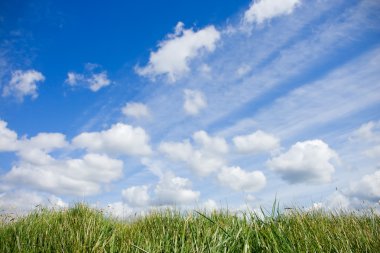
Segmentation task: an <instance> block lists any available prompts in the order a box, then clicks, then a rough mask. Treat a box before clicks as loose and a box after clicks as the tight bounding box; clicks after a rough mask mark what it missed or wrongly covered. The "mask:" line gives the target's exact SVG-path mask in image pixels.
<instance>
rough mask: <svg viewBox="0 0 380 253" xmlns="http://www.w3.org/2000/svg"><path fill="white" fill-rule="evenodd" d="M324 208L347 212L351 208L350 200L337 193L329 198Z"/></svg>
mask: <svg viewBox="0 0 380 253" xmlns="http://www.w3.org/2000/svg"><path fill="white" fill-rule="evenodd" d="M324 206H326V207H327V208H328V209H331V210H345V209H347V208H349V206H350V200H349V198H347V197H346V196H345V195H343V194H342V193H340V192H338V191H336V192H334V193H333V194H331V195H330V196H328V197H327V199H326V201H325V203H324Z"/></svg>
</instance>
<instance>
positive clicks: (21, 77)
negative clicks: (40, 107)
mask: <svg viewBox="0 0 380 253" xmlns="http://www.w3.org/2000/svg"><path fill="white" fill-rule="evenodd" d="M44 80H45V77H44V76H43V75H42V74H41V73H40V72H38V71H35V70H26V71H22V70H17V71H15V72H13V73H12V78H11V81H10V82H9V84H8V85H6V86H5V87H4V89H3V97H8V96H14V97H16V98H17V99H19V100H20V101H22V100H23V99H24V97H25V96H31V97H32V99H35V98H37V97H38V93H37V83H38V82H43V81H44Z"/></svg>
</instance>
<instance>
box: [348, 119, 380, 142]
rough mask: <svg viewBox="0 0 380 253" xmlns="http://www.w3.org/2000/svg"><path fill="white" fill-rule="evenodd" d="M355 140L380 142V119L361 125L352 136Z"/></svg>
mask: <svg viewBox="0 0 380 253" xmlns="http://www.w3.org/2000/svg"><path fill="white" fill-rule="evenodd" d="M351 139H353V140H361V141H367V142H380V121H377V122H375V121H370V122H367V123H365V124H363V125H361V126H360V127H359V128H358V129H357V130H355V131H354V133H353V134H352V136H351Z"/></svg>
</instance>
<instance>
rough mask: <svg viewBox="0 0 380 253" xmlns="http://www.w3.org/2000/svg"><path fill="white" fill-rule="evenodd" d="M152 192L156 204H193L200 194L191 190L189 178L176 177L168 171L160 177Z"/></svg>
mask: <svg viewBox="0 0 380 253" xmlns="http://www.w3.org/2000/svg"><path fill="white" fill-rule="evenodd" d="M154 193H155V197H156V199H155V201H156V204H158V205H187V204H194V203H195V202H196V201H197V200H198V198H199V196H200V192H198V191H193V190H191V182H190V180H189V179H187V178H182V177H176V176H174V175H173V174H172V173H170V172H167V173H165V174H164V175H163V176H162V177H161V179H160V182H159V183H158V184H157V185H156V188H155V189H154Z"/></svg>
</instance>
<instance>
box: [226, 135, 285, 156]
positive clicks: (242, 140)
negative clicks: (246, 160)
mask: <svg viewBox="0 0 380 253" xmlns="http://www.w3.org/2000/svg"><path fill="white" fill-rule="evenodd" d="M233 143H234V145H235V147H236V149H237V151H238V152H240V153H252V154H256V153H261V152H269V151H272V150H275V149H277V148H279V147H280V140H279V139H278V138H276V137H275V136H273V135H271V134H268V133H265V132H263V131H261V130H258V131H256V132H254V133H252V134H249V135H241V136H236V137H234V138H233Z"/></svg>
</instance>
